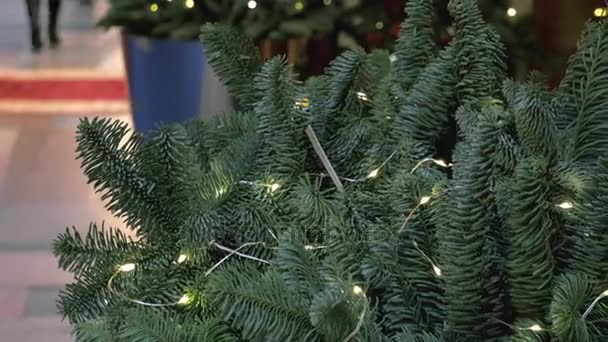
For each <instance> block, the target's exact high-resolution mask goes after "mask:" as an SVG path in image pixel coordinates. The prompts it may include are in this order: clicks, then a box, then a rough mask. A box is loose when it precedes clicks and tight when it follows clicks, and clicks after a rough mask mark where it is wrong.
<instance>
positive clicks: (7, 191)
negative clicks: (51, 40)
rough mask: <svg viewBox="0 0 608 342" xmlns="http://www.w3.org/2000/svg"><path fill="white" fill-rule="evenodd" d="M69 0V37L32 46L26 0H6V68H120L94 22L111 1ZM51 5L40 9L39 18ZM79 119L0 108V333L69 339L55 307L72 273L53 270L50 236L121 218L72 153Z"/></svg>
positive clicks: (1, 56) (24, 339)
mask: <svg viewBox="0 0 608 342" xmlns="http://www.w3.org/2000/svg"><path fill="white" fill-rule="evenodd" d="M42 3H46V1H42ZM63 3H64V11H63V13H62V19H63V22H62V27H63V30H62V33H63V38H64V44H63V46H62V47H61V48H60V49H58V50H52V51H51V50H45V51H43V52H42V53H41V54H40V55H32V54H31V53H30V51H29V42H28V40H27V39H28V30H27V22H26V16H25V9H24V8H23V6H24V1H3V11H0V69H4V70H6V69H29V70H32V69H33V70H50V69H53V70H55V69H61V70H67V71H70V70H83V69H92V70H104V72H105V71H108V72H112V73H121V72H122V71H121V70H122V69H121V68H122V61H121V59H120V58H121V54H120V45H119V39H118V35H117V34H116V32H103V31H99V30H96V29H95V28H94V22H95V18H97V17H98V16H99V14H100V13H102V11H103V9H104V7H105V6H106V5H107V4H106V3H105V1H102V0H99V1H95V2H94V3H93V5H92V6H91V7H86V6H84V7H83V6H82V5H81V4H80V1H78V0H64V1H63ZM45 13H46V11H45V9H44V8H43V9H42V11H41V17H44V14H45ZM113 117H114V118H118V119H122V120H129V117H130V116H129V115H128V114H127V113H114V115H113ZM78 120H79V118H78V117H77V116H75V115H73V114H70V115H64V114H62V113H56V114H54V115H48V114H46V115H37V114H36V113H23V114H15V113H10V114H7V113H1V112H0V275H1V276H0V341H3V342H4V341H6V342H30V341H32V342H33V341H45V342H67V341H72V340H73V338H72V337H71V336H70V334H69V326H68V325H67V323H65V322H61V319H60V317H59V316H58V315H57V314H56V307H55V299H56V295H57V291H58V290H59V289H60V288H61V287H62V286H63V285H64V284H65V283H66V282H69V281H70V276H69V275H68V274H66V273H63V272H61V271H59V270H57V264H56V261H55V259H54V257H53V256H52V254H51V242H52V239H53V238H55V237H56V236H57V235H58V234H59V233H61V232H62V231H64V230H65V228H66V227H67V226H72V225H74V226H76V227H78V228H79V229H81V230H83V231H84V230H86V229H87V227H88V224H89V222H92V221H93V222H102V221H105V222H106V223H108V224H110V225H117V226H121V224H120V222H118V220H116V219H114V218H112V217H111V215H109V214H108V213H107V212H106V211H105V210H104V208H103V204H102V203H101V201H100V199H99V196H98V195H97V194H95V193H94V191H93V189H92V188H91V186H89V185H88V184H86V179H85V177H84V176H83V175H82V172H81V171H80V165H79V162H78V161H77V160H75V156H76V154H75V148H76V143H75V139H74V138H75V130H76V126H77V124H78Z"/></svg>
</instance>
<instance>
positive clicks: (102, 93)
mask: <svg viewBox="0 0 608 342" xmlns="http://www.w3.org/2000/svg"><path fill="white" fill-rule="evenodd" d="M0 99H1V100H5V99H15V100H126V99H127V90H126V87H125V82H124V81H123V80H120V79H108V80H92V79H82V80H74V79H72V80H62V79H56V80H11V79H0Z"/></svg>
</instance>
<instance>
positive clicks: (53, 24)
mask: <svg viewBox="0 0 608 342" xmlns="http://www.w3.org/2000/svg"><path fill="white" fill-rule="evenodd" d="M49 42H50V43H51V47H52V48H54V47H57V46H59V44H61V38H59V35H58V34H57V15H51V16H50V19H49Z"/></svg>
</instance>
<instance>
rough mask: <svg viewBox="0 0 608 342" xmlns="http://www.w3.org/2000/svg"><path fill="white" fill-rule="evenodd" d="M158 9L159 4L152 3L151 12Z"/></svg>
mask: <svg viewBox="0 0 608 342" xmlns="http://www.w3.org/2000/svg"><path fill="white" fill-rule="evenodd" d="M156 11H158V4H151V5H150V12H156Z"/></svg>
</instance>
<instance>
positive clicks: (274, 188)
mask: <svg viewBox="0 0 608 342" xmlns="http://www.w3.org/2000/svg"><path fill="white" fill-rule="evenodd" d="M280 187H281V185H279V183H272V184H270V186H269V187H268V188H269V189H270V193H273V192H275V191H277V190H279V188H280Z"/></svg>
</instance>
